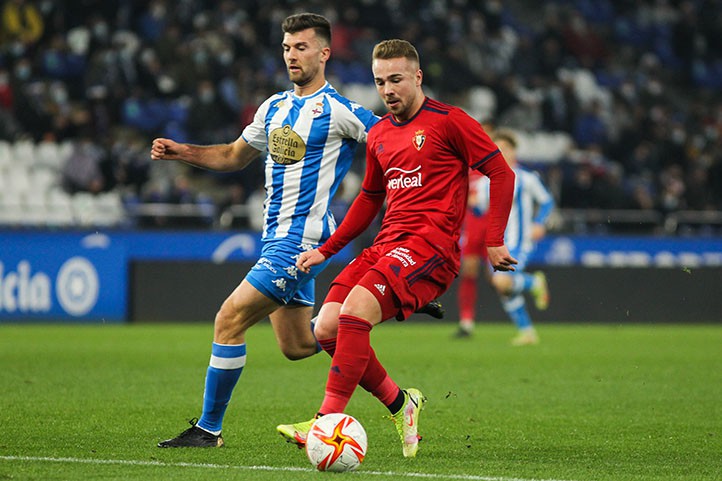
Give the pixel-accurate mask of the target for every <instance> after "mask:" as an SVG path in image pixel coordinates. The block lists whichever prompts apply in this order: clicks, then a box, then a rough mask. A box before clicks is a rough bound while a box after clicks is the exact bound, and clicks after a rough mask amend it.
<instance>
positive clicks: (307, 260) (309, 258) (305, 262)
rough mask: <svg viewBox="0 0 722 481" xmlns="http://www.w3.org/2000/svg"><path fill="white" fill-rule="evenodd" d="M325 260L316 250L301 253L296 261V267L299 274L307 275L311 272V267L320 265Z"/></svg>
mask: <svg viewBox="0 0 722 481" xmlns="http://www.w3.org/2000/svg"><path fill="white" fill-rule="evenodd" d="M325 260H326V257H325V256H324V255H323V254H321V253H320V252H319V251H318V249H312V250H310V251H304V252H301V255H299V256H298V260H296V267H298V269H299V270H300V271H301V272H303V273H305V274H308V273H309V272H310V271H311V267H313V266H316V265H318V264H321V263H322V262H323V261H325Z"/></svg>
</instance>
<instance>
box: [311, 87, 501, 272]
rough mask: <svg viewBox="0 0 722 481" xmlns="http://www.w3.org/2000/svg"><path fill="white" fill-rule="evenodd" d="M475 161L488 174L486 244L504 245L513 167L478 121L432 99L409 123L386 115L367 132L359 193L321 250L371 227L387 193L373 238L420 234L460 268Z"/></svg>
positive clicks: (327, 250) (330, 249) (326, 250)
mask: <svg viewBox="0 0 722 481" xmlns="http://www.w3.org/2000/svg"><path fill="white" fill-rule="evenodd" d="M470 167H471V168H473V169H475V170H478V171H480V172H482V173H485V174H489V178H490V180H491V185H492V187H491V188H492V190H491V193H492V195H491V198H490V203H489V210H488V212H487V217H488V219H489V227H488V229H487V235H486V245H488V246H501V245H503V244H504V229H505V228H506V222H507V219H508V218H509V209H510V208H511V201H512V198H513V196H514V172H513V171H512V170H511V168H509V165H508V164H507V163H506V160H504V158H503V157H502V155H501V152H500V151H499V149H498V147H497V146H496V145H495V144H494V143H493V142H492V141H491V139H489V136H488V135H487V134H486V132H484V129H482V128H481V126H480V125H479V123H478V122H476V121H475V120H474V119H472V118H471V117H469V115H467V114H466V113H465V112H464V111H463V110H461V109H459V108H457V107H453V106H450V105H446V104H443V103H441V102H437V101H435V100H431V99H428V98H427V99H426V100H425V101H424V104H423V106H422V107H421V109H420V110H419V112H417V113H416V115H415V116H414V117H413V118H411V119H410V120H408V121H406V122H403V123H398V122H396V121H395V120H394V119H393V117H392V116H391V114H387V115H385V116H384V117H383V118H382V119H381V120H380V121H379V122H378V123H377V124H376V125H374V126H373V127H372V128H371V130H370V131H369V134H368V139H367V144H366V174H365V177H364V181H363V184H362V186H361V193H360V194H359V195H358V197H357V198H356V200H354V202H353V204H352V205H351V207H350V208H349V210H348V213H347V214H346V217H345V218H344V221H343V222H342V223H341V225H340V226H339V227H338V230H336V232H334V233H333V235H332V236H331V237H330V238H329V239H328V241H326V243H325V244H324V245H323V246H321V247H320V248H319V251H320V252H321V253H322V254H323V255H324V256H326V257H329V256H330V255H333V254H335V253H336V252H338V251H339V250H341V249H342V248H343V247H344V246H345V245H346V244H348V243H349V242H350V241H351V240H352V239H354V238H355V237H356V236H358V235H359V234H360V233H361V232H363V230H364V229H366V227H368V226H369V224H370V223H371V221H372V220H373V218H374V216H375V215H376V213H377V212H379V210H380V209H381V206H382V204H383V201H384V199H386V204H387V210H386V213H385V215H384V220H383V223H382V225H381V229H380V231H379V233H378V235H377V236H376V239H375V240H374V243H375V244H378V243H383V242H388V241H395V240H397V239H399V238H400V237H402V236H403V235H406V234H415V235H419V236H421V237H422V238H424V239H426V241H427V242H429V243H430V244H431V245H432V246H435V247H436V249H438V251H439V254H441V255H442V256H443V257H444V259H445V260H446V261H447V262H448V263H450V265H451V266H453V267H454V269H455V270H457V271H458V268H459V257H460V253H459V242H458V241H459V233H460V230H461V223H462V220H463V218H464V212H465V210H466V204H467V196H468V191H469V168H470Z"/></svg>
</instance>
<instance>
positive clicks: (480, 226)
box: [459, 210, 488, 259]
mask: <svg viewBox="0 0 722 481" xmlns="http://www.w3.org/2000/svg"><path fill="white" fill-rule="evenodd" d="M487 225H488V221H487V219H486V216H477V215H474V214H472V213H471V210H467V211H466V217H464V225H463V226H462V229H461V239H460V240H459V244H460V245H461V257H464V256H479V257H481V258H482V259H486V258H487V257H488V255H487V253H486V226H487Z"/></svg>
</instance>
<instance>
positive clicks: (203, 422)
mask: <svg viewBox="0 0 722 481" xmlns="http://www.w3.org/2000/svg"><path fill="white" fill-rule="evenodd" d="M245 365H246V345H245V344H239V345H226V344H216V343H215V342H214V343H213V347H212V349H211V361H210V363H209V366H208V371H206V390H205V392H204V393H203V414H202V415H201V419H200V420H199V421H198V427H199V428H201V429H205V430H206V431H208V432H211V433H213V434H220V432H221V428H222V425H223V416H224V415H225V414H226V408H227V407H228V402H229V401H230V400H231V394H233V388H234V387H236V383H237V382H238V378H239V377H241V372H243V366H245Z"/></svg>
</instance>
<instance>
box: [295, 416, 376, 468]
mask: <svg viewBox="0 0 722 481" xmlns="http://www.w3.org/2000/svg"><path fill="white" fill-rule="evenodd" d="M367 446H368V440H367V438H366V431H365V430H364V428H363V426H361V423H359V422H358V421H357V420H356V419H354V418H353V417H352V416H349V415H348V414H343V413H332V414H326V415H325V416H321V417H320V418H318V419H317V420H316V422H314V423H313V425H312V426H311V430H310V431H309V432H308V436H307V437H306V455H307V456H308V459H309V460H310V461H311V464H313V465H314V466H315V467H316V469H318V470H319V471H335V472H343V471H351V470H353V469H356V468H358V467H359V465H360V464H361V461H363V460H364V457H365V456H366V448H367Z"/></svg>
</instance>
